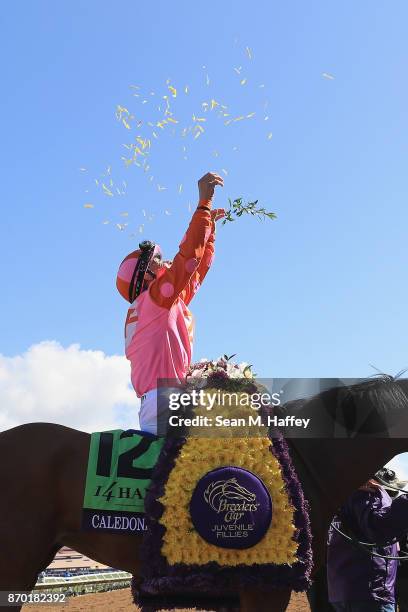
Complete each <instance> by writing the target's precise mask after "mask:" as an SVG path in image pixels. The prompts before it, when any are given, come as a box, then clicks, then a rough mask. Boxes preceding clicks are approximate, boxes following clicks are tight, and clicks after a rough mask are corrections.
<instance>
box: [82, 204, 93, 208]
mask: <svg viewBox="0 0 408 612" xmlns="http://www.w3.org/2000/svg"><path fill="white" fill-rule="evenodd" d="M93 207H94V205H93V204H84V208H93Z"/></svg>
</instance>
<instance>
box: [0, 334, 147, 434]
mask: <svg viewBox="0 0 408 612" xmlns="http://www.w3.org/2000/svg"><path fill="white" fill-rule="evenodd" d="M138 411H139V400H138V399H137V397H136V394H135V392H134V390H133V388H132V387H131V384H130V366H129V362H128V361H127V359H126V358H125V357H121V356H117V355H105V354H104V353H103V352H102V351H92V350H88V351H87V350H81V347H80V345H79V344H72V345H71V346H69V347H68V348H64V347H63V346H61V344H59V343H58V342H55V341H45V342H41V343H39V344H35V345H33V346H31V347H30V348H29V349H28V350H27V351H26V352H25V353H23V354H22V355H18V356H16V357H6V356H4V355H1V354H0V431H3V430H5V429H9V428H10V427H15V426H16V425H21V424H23V423H30V422H34V421H42V422H49V423H60V424H62V425H67V426H68V427H73V428H75V429H81V430H83V431H88V432H91V431H101V430H107V429H128V428H135V429H137V428H138V426H139V421H138V418H137V415H138Z"/></svg>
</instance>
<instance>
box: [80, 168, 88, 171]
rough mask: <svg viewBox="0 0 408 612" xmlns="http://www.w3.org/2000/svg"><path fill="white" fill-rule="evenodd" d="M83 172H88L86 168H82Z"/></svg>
mask: <svg viewBox="0 0 408 612" xmlns="http://www.w3.org/2000/svg"><path fill="white" fill-rule="evenodd" d="M80 171H81V172H88V170H87V169H86V168H80Z"/></svg>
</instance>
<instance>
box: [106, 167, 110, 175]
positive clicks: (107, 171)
mask: <svg viewBox="0 0 408 612" xmlns="http://www.w3.org/2000/svg"><path fill="white" fill-rule="evenodd" d="M110 173H111V167H110V166H108V167H107V168H106V174H110Z"/></svg>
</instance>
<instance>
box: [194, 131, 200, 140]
mask: <svg viewBox="0 0 408 612" xmlns="http://www.w3.org/2000/svg"><path fill="white" fill-rule="evenodd" d="M199 136H201V132H197V133H196V135H195V136H194V140H197V138H198V137H199Z"/></svg>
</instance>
